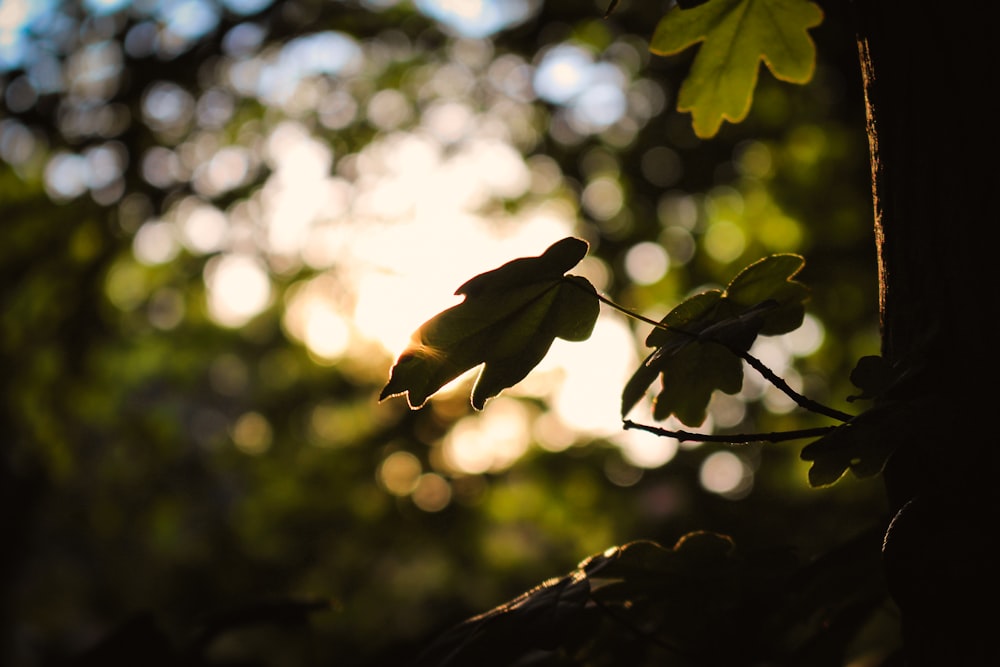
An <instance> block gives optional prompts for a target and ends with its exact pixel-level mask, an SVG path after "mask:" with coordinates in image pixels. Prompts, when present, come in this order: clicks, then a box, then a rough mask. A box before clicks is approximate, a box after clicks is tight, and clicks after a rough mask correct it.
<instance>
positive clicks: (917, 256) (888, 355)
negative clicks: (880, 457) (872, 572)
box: [854, 0, 1000, 666]
mask: <svg viewBox="0 0 1000 667" xmlns="http://www.w3.org/2000/svg"><path fill="white" fill-rule="evenodd" d="M854 9H855V12H856V16H857V19H858V27H859V33H858V45H859V51H860V56H861V65H862V70H863V73H864V81H865V96H866V105H867V117H868V133H869V141H870V146H871V156H872V182H873V197H874V204H875V230H876V241H877V244H878V258H879V284H880V307H881V318H882V341H883V349H882V353H883V356H884V358H885V359H886V360H887V361H889V362H890V363H892V364H894V365H896V366H897V367H898V368H899V369H905V372H906V376H905V377H904V379H902V380H901V381H900V382H898V383H897V385H896V386H895V387H894V388H893V390H892V391H891V392H888V394H887V395H886V396H884V397H883V398H882V399H881V403H882V405H884V406H886V407H889V406H891V407H892V408H893V410H894V411H895V414H896V415H899V416H902V417H903V419H902V423H903V424H904V426H903V427H902V428H899V427H898V423H897V420H894V421H893V423H894V424H897V427H895V428H893V429H891V431H889V430H887V432H886V433H885V437H886V438H891V439H892V440H893V441H894V444H895V446H896V451H895V454H894V455H893V456H892V458H891V459H890V461H889V462H888V464H887V466H886V469H885V485H886V492H887V494H888V499H889V503H890V506H891V508H892V510H893V512H895V513H896V516H895V519H894V520H893V521H892V523H891V524H890V526H889V529H888V531H887V534H886V540H885V546H884V549H883V555H884V563H885V570H886V578H887V581H888V583H889V586H890V590H891V592H892V594H893V597H894V598H895V600H896V601H897V603H898V604H899V607H900V609H901V613H902V620H903V640H904V644H905V660H906V664H907V665H908V666H922V665H987V664H1000V642H998V639H997V637H996V636H995V634H994V633H995V632H996V626H997V621H998V620H1000V615H998V613H997V611H996V600H997V593H998V588H1000V586H998V581H1000V569H998V568H997V562H996V556H997V552H996V550H995V549H994V548H993V545H992V543H993V542H994V541H995V535H994V531H995V530H996V528H997V526H998V518H1000V512H998V502H997V497H996V496H997V494H996V492H995V491H994V490H993V488H992V487H994V486H995V485H996V484H997V471H998V465H997V464H998V460H997V459H998V452H1000V448H998V444H1000V443H998V442H997V441H998V436H997V435H996V430H995V428H993V426H992V424H991V423H990V422H991V420H990V415H991V414H992V410H993V409H995V405H994V396H995V389H994V388H993V383H994V382H995V381H996V379H997V377H998V370H997V362H996V351H995V349H994V347H995V345H994V341H995V340H996V339H997V336H996V334H995V329H994V326H995V325H994V324H993V320H994V317H995V311H996V295H995V292H994V289H993V284H992V281H993V280H995V274H996V260H995V259H994V255H995V246H994V242H993V241H992V239H993V238H994V236H995V232H994V230H993V225H994V224H996V221H997V214H996V209H995V206H996V205H995V199H996V197H997V188H998V186H1000V177H998V176H1000V175H998V168H997V164H998V156H997V154H996V151H997V149H998V144H997V130H996V125H995V118H994V116H995V113H996V109H997V106H996V103H994V102H993V101H992V100H993V98H994V96H995V95H996V73H995V72H996V66H997V35H996V29H995V23H993V22H992V19H991V18H990V16H989V14H990V12H988V11H987V10H986V7H985V5H980V4H978V3H972V2H968V1H961V2H952V3H931V2H898V1H896V2H887V1H885V0H856V2H855V3H854Z"/></svg>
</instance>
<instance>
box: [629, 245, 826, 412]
mask: <svg viewBox="0 0 1000 667" xmlns="http://www.w3.org/2000/svg"><path fill="white" fill-rule="evenodd" d="M804 264H805V260H803V259H802V257H801V256H799V255H792V254H780V255H771V256H770V257H766V258H764V259H762V260H759V261H757V262H755V263H753V264H751V265H750V266H748V267H746V268H745V269H743V270H742V271H741V272H740V273H739V274H738V275H737V276H736V277H735V278H733V280H732V281H731V282H730V283H729V285H728V286H727V288H726V289H725V291H722V290H709V291H706V292H702V293H700V294H696V295H694V296H692V297H690V298H689V299H687V300H685V301H683V302H682V303H680V304H679V305H678V306H677V307H676V308H674V309H673V310H671V311H670V312H669V313H668V314H667V316H666V317H664V318H663V319H662V320H661V322H660V323H661V324H662V325H664V327H661V328H656V329H654V330H653V331H652V333H650V334H649V336H648V337H647V338H646V345H647V346H649V347H653V348H656V349H655V350H654V351H653V352H652V353H651V354H650V355H649V356H648V357H646V359H645V361H644V362H643V365H642V366H640V367H639V369H638V370H636V371H635V373H634V374H633V375H632V378H631V379H630V380H629V381H628V383H627V384H626V386H625V390H624V391H623V392H622V416H623V417H624V416H625V415H626V414H627V413H628V411H629V410H631V409H632V408H633V407H635V405H636V403H638V402H639V401H640V400H641V399H642V397H643V395H644V394H645V392H646V390H647V389H648V388H649V386H650V385H651V384H652V383H653V381H654V380H655V379H656V377H657V376H658V375H662V378H663V379H662V383H661V389H660V391H659V393H658V395H657V396H656V399H655V402H654V405H653V416H654V418H656V419H658V420H663V419H666V418H667V417H669V416H670V415H674V416H676V417H677V419H679V420H680V421H681V422H682V423H684V424H687V425H689V426H697V425H699V424H701V423H702V422H703V421H704V420H705V416H706V414H707V409H708V402H709V400H710V399H711V397H712V392H714V391H715V390H720V391H723V392H725V393H727V394H735V393H736V392H738V391H739V390H740V388H741V387H742V386H743V364H742V360H741V358H740V357H739V356H738V354H737V353H739V352H746V351H747V350H749V349H750V346H751V345H753V342H754V341H755V340H756V338H757V336H758V335H768V336H773V335H778V334H783V333H787V332H789V331H793V330H794V329H796V328H798V327H799V326H800V325H801V324H802V319H803V317H804V316H805V308H804V306H803V303H804V301H805V300H806V298H807V297H808V295H809V290H808V288H806V286H805V285H803V284H802V283H799V282H796V281H794V280H792V278H793V277H794V276H795V274H797V273H798V272H799V271H800V270H801V269H802V267H803V266H804Z"/></svg>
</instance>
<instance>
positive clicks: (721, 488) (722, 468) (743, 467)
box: [698, 450, 753, 499]
mask: <svg viewBox="0 0 1000 667" xmlns="http://www.w3.org/2000/svg"><path fill="white" fill-rule="evenodd" d="M698 478H699V481H700V482H701V485H702V486H703V487H704V488H705V490H706V491H711V492H712V493H717V494H719V495H721V496H724V497H727V498H731V499H736V498H740V497H743V496H745V495H746V494H747V493H749V492H750V489H751V488H752V487H753V473H752V472H751V470H750V467H749V466H748V465H747V464H746V463H744V462H743V459H741V458H740V457H739V456H737V455H736V454H733V453H732V452H729V451H725V450H722V451H718V452H714V453H712V454H710V455H708V456H707V457H706V458H705V460H704V461H702V464H701V470H700V472H699V476H698Z"/></svg>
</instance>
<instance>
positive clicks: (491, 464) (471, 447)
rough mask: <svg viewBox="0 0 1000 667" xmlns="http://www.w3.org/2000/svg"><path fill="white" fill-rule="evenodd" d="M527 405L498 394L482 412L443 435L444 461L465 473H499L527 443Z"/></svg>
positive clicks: (511, 463)
mask: <svg viewBox="0 0 1000 667" xmlns="http://www.w3.org/2000/svg"><path fill="white" fill-rule="evenodd" d="M528 416H529V415H528V412H527V408H526V407H525V405H524V404H523V403H521V402H520V401H518V400H516V399H512V398H504V397H499V398H495V399H493V400H492V401H490V402H489V403H487V405H486V409H485V410H483V412H482V413H480V414H477V415H472V416H468V417H463V418H462V419H460V420H459V421H458V422H457V423H456V424H455V425H454V426H453V427H452V429H451V430H450V431H449V432H448V434H447V435H446V436H445V439H444V444H443V452H442V453H443V455H444V460H445V462H446V463H447V464H448V466H449V467H450V468H452V469H453V470H456V471H460V472H464V473H467V474H476V473H484V472H500V471H503V470H506V469H507V468H509V467H510V466H511V465H513V464H514V462H515V461H517V459H519V458H520V457H521V455H523V454H524V452H526V451H527V449H528V445H529V443H530V442H531V438H530V431H529V426H528V424H529V419H528Z"/></svg>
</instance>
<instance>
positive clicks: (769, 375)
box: [729, 348, 854, 422]
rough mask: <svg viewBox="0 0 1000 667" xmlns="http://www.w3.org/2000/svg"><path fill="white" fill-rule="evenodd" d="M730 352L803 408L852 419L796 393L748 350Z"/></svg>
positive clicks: (845, 419)
mask: <svg viewBox="0 0 1000 667" xmlns="http://www.w3.org/2000/svg"><path fill="white" fill-rule="evenodd" d="M729 349H730V351H731V352H733V353H734V354H736V355H737V356H739V357H740V358H741V359H743V361H745V362H747V363H748V364H750V365H751V366H752V367H753V368H754V370H755V371H757V372H758V373H760V374H761V375H762V376H763V377H764V379H766V380H767V381H768V382H770V383H771V384H773V385H774V386H775V387H777V388H778V389H780V390H781V391H782V392H783V393H784V394H785V395H786V396H788V397H789V398H790V399H792V400H793V401H795V403H796V405H798V406H799V407H802V408H805V409H806V410H809V411H810V412H815V413H817V414H821V415H825V416H827V417H830V418H832V419H836V420H838V421H842V422H849V421H851V420H852V419H854V415H849V414H847V413H846V412H841V411H840V410H836V409H834V408H831V407H829V406H826V405H823V404H822V403H817V402H816V401H814V400H812V399H810V398H806V397H805V396H803V395H802V394H800V393H798V392H797V391H795V390H794V389H792V388H791V387H789V386H788V383H787V382H785V381H784V380H782V379H781V378H780V377H778V376H777V375H775V374H774V371H772V370H771V369H770V368H768V367H767V366H765V365H764V364H763V362H761V360H760V359H758V358H756V357H754V356H753V355H751V354H750V353H749V352H745V351H741V350H736V349H733V348H729Z"/></svg>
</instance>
